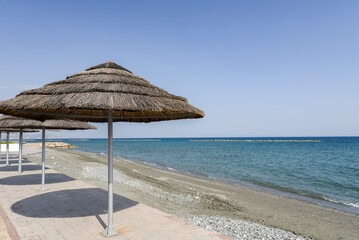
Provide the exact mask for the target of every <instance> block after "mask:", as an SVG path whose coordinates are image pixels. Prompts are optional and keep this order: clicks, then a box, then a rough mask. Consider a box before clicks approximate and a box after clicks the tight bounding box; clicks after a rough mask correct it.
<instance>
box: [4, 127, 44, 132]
mask: <svg viewBox="0 0 359 240" xmlns="http://www.w3.org/2000/svg"><path fill="white" fill-rule="evenodd" d="M22 131H23V132H39V131H40V130H36V129H26V128H25V129H23V130H22ZM0 132H12V133H14V132H20V129H16V128H0Z"/></svg>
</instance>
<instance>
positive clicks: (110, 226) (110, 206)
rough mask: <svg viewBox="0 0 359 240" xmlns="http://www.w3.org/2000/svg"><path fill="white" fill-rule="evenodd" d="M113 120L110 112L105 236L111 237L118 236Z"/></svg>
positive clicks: (109, 111)
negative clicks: (114, 209) (115, 223)
mask: <svg viewBox="0 0 359 240" xmlns="http://www.w3.org/2000/svg"><path fill="white" fill-rule="evenodd" d="M112 139H113V119H112V111H111V110H108V223H107V227H106V229H105V231H104V232H103V235H105V236H107V237H110V236H114V235H118V234H119V233H118V232H117V231H116V229H115V227H114V225H113V153H112Z"/></svg>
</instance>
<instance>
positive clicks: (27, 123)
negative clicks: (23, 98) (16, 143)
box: [0, 115, 97, 131]
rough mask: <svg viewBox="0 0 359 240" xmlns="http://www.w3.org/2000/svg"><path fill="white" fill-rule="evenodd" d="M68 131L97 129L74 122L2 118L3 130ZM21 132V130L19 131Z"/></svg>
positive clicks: (0, 124)
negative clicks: (43, 129)
mask: <svg viewBox="0 0 359 240" xmlns="http://www.w3.org/2000/svg"><path fill="white" fill-rule="evenodd" d="M43 127H45V129H66V130H87V129H97V128H96V127H95V126H93V125H91V124H89V123H87V122H79V121H74V120H63V119H61V120H46V121H44V122H42V121H37V120H33V119H26V118H20V117H13V116H6V115H5V116H2V117H0V129H1V128H17V129H20V128H25V129H42V128H43ZM18 131H19V130H18Z"/></svg>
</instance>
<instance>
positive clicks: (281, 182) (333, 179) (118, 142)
mask: <svg viewBox="0 0 359 240" xmlns="http://www.w3.org/2000/svg"><path fill="white" fill-rule="evenodd" d="M214 139H222V140H319V142H261V141H255V142H251V141H248V142H247V141H197V140H214ZM193 140H195V141H193ZM53 141H64V142H68V143H70V144H72V145H75V146H77V147H78V148H77V149H75V151H86V152H93V153H100V154H106V153H107V139H56V140H53ZM113 150H114V155H115V156H121V157H124V158H127V159H132V160H135V161H140V162H145V163H147V164H150V165H153V166H155V167H160V168H165V169H168V170H170V171H179V172H182V173H186V174H192V175H197V176H200V177H205V178H212V179H219V180H223V181H227V182H230V183H234V184H239V185H245V186H247V187H251V188H256V189H261V190H264V191H269V192H273V193H276V194H280V195H284V196H289V197H293V198H298V199H302V200H305V201H310V202H314V203H317V204H321V205H325V206H328V207H333V208H337V209H340V210H343V211H347V212H352V213H356V214H359V137H295V138H288V137H286V138H213V139H211V138H205V139H203V138H156V139H114V146H113Z"/></svg>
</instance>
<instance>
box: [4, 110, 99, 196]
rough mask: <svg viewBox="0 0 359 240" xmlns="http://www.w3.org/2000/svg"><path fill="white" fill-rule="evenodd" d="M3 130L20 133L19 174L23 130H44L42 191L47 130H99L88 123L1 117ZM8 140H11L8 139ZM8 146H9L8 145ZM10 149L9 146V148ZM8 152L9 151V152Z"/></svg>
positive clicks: (43, 186)
mask: <svg viewBox="0 0 359 240" xmlns="http://www.w3.org/2000/svg"><path fill="white" fill-rule="evenodd" d="M1 128H18V129H19V132H20V140H19V164H18V174H21V173H22V170H21V168H22V167H21V165H22V140H23V136H22V135H23V134H22V133H23V129H24V128H26V129H42V179H41V190H45V129H55V130H59V129H66V130H87V129H97V128H96V127H95V126H93V125H91V124H89V123H87V122H79V121H74V120H64V119H61V120H46V121H44V122H42V121H37V120H33V119H26V118H20V117H13V116H2V117H0V129H1ZM7 139H9V138H8V137H7ZM7 145H8V144H7ZM7 149H8V146H7ZM7 151H8V150H7ZM7 164H8V153H7Z"/></svg>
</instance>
